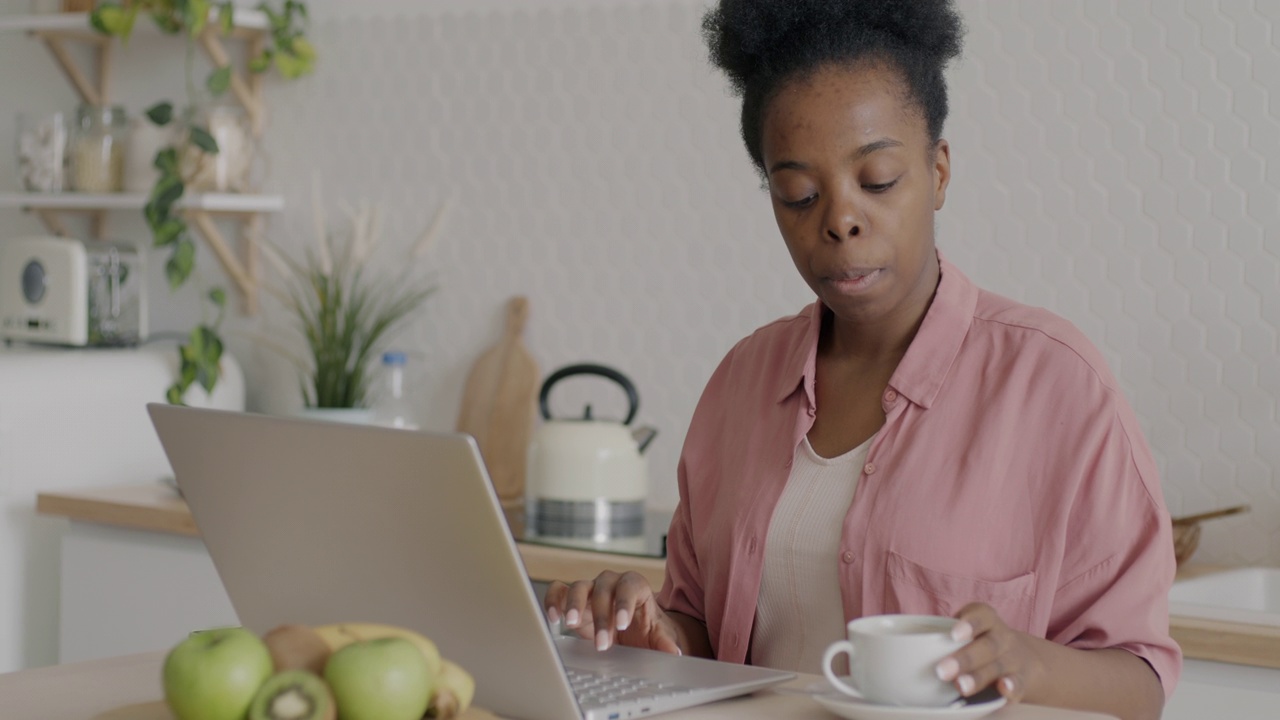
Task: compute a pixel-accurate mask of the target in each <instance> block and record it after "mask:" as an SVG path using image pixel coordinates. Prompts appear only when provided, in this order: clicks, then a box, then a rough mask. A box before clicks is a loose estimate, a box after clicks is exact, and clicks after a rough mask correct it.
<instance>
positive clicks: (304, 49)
mask: <svg viewBox="0 0 1280 720" xmlns="http://www.w3.org/2000/svg"><path fill="white" fill-rule="evenodd" d="M290 46H291V47H290V51H289V52H284V51H277V52H276V56H275V60H276V69H277V70H279V71H280V74H281V75H283V76H284V77H286V78H290V79H292V78H298V77H302V76H303V75H306V74H307V73H310V72H311V71H312V70H314V69H315V59H316V51H315V48H313V47H311V43H309V42H307V41H306V40H304V39H303V38H295V39H294V40H293V41H292V42H291V43H290Z"/></svg>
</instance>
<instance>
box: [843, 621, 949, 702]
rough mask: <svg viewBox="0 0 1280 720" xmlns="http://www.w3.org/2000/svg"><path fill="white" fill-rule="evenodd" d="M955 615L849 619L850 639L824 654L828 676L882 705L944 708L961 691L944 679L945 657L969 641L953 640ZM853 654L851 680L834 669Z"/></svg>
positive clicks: (852, 692)
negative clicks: (939, 671) (834, 663)
mask: <svg viewBox="0 0 1280 720" xmlns="http://www.w3.org/2000/svg"><path fill="white" fill-rule="evenodd" d="M955 622H956V621H955V620H954V619H953V618H947V617H939V616H936V615H872V616H869V617H864V618H858V619H857V620H853V621H851V622H849V624H848V626H847V627H846V630H847V631H848V634H849V637H848V639H847V640H837V641H836V642H834V643H832V644H831V646H830V647H828V648H827V652H826V655H824V656H823V658H822V671H823V672H824V673H825V674H826V676H827V680H828V681H830V682H831V684H832V685H833V686H834V687H835V688H836V689H837V690H839V691H840V692H842V693H845V694H846V695H855V696H859V697H862V698H864V699H866V700H868V701H870V702H873V703H879V704H882V705H903V706H910V707H942V706H944V705H949V704H951V703H952V702H955V701H956V700H957V699H958V698H959V697H960V691H959V690H957V689H956V687H955V685H954V684H953V683H950V682H947V681H944V680H940V679H938V674H937V671H936V669H935V668H936V667H937V665H938V663H939V662H941V661H942V659H943V658H945V657H947V656H948V655H950V654H951V653H953V652H955V651H956V650H959V649H960V648H961V647H963V646H964V645H965V643H963V642H958V641H956V640H953V639H951V628H952V626H953V625H955ZM844 653H847V654H848V655H849V670H850V675H849V677H848V678H847V679H848V680H849V681H851V682H852V686H850V684H849V683H846V682H845V680H846V678H841V677H839V676H837V675H836V674H835V672H834V671H833V670H832V669H831V661H832V660H834V659H835V658H836V657H837V656H838V655H841V654H844Z"/></svg>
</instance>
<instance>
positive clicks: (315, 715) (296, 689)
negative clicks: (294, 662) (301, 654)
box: [248, 670, 338, 720]
mask: <svg viewBox="0 0 1280 720" xmlns="http://www.w3.org/2000/svg"><path fill="white" fill-rule="evenodd" d="M337 715H338V710H337V704H336V703H335V702H334V701H333V695H332V694H331V693H330V692H329V686H328V685H327V684H325V681H324V680H321V679H320V678H319V677H318V676H317V675H315V674H314V673H311V672H308V671H306V670H286V671H284V672H282V673H276V674H275V675H272V676H271V677H269V678H267V681H266V682H264V683H262V687H260V688H258V693H257V694H256V695H254V696H253V702H252V703H250V704H249V716H248V720H335V719H336V718H337Z"/></svg>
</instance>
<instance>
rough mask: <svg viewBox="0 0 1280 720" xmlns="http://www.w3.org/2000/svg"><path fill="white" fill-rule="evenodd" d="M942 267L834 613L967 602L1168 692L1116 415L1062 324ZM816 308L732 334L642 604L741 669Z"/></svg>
mask: <svg viewBox="0 0 1280 720" xmlns="http://www.w3.org/2000/svg"><path fill="white" fill-rule="evenodd" d="M941 264H942V278H941V281H940V283H939V285H938V290H937V293H936V295H935V297H934V300H933V303H932V305H930V307H929V310H928V312H927V313H926V315H925V318H924V322H923V323H922V324H921V326H920V330H919V332H918V333H917V335H916V337H915V339H914V340H913V341H912V343H911V347H910V348H909V349H908V350H907V353H906V355H905V356H904V357H903V359H902V361H901V363H899V365H898V368H897V370H896V371H895V372H894V374H893V377H892V378H891V379H890V380H889V386H888V388H887V389H886V390H885V392H884V395H883V397H882V398H881V401H882V403H883V406H884V411H885V416H886V417H885V423H884V426H883V427H882V428H881V429H880V431H879V432H878V433H877V434H876V436H875V438H874V440H873V442H872V445H871V448H870V452H869V455H868V457H867V461H866V464H865V465H864V466H863V468H862V475H861V477H860V478H859V479H858V486H857V492H856V494H855V495H854V499H853V503H852V505H850V507H849V510H848V512H847V513H846V514H845V517H844V525H843V528H842V533H841V546H840V547H841V550H840V555H839V561H838V563H837V566H836V567H833V568H832V571H834V572H836V573H839V576H840V588H841V592H842V596H843V602H844V614H845V618H846V619H853V618H857V617H861V616H864V615H875V614H880V613H898V612H902V613H927V614H940V615H948V616H951V615H954V614H956V613H957V612H958V611H959V610H960V609H961V608H962V607H963V606H964V605H965V604H967V603H970V602H984V603H987V604H989V605H991V606H992V607H993V608H995V610H996V611H997V612H999V614H1000V616H1001V617H1002V618H1003V619H1004V621H1005V622H1006V623H1007V624H1008V625H1009V626H1010V627H1012V628H1014V629H1017V630H1023V631H1025V632H1028V633H1031V634H1033V635H1037V636H1040V637H1046V638H1048V639H1050V640H1053V641H1055V642H1058V643H1061V644H1064V645H1069V646H1071V647H1075V648H1086V649H1089V648H1124V649H1126V650H1128V651H1130V652H1132V653H1134V654H1135V655H1137V656H1139V657H1141V658H1143V659H1144V660H1146V661H1147V662H1148V663H1149V664H1150V665H1151V667H1152V668H1153V669H1154V670H1155V671H1156V673H1157V674H1158V675H1159V676H1160V680H1161V682H1162V683H1163V685H1164V690H1165V694H1166V695H1168V694H1170V693H1172V692H1173V688H1174V685H1175V684H1176V682H1177V679H1178V675H1179V673H1180V671H1181V666H1182V662H1181V651H1180V649H1179V648H1178V646H1177V644H1176V643H1175V642H1174V641H1173V639H1172V638H1171V637H1170V636H1169V615H1168V600H1167V597H1168V592H1169V586H1170V584H1171V583H1172V581H1173V574H1174V557H1173V540H1172V537H1171V529H1170V525H1169V516H1168V512H1167V510H1166V509H1165V507H1164V501H1163V498H1162V495H1161V490H1160V482H1159V479H1158V477H1157V473H1156V467H1155V462H1154V460H1153V459H1152V457H1151V453H1150V450H1149V449H1148V447H1147V444H1146V441H1145V440H1144V439H1143V436H1142V431H1141V429H1140V428H1139V426H1138V422H1137V419H1136V418H1135V417H1134V414H1133V411H1132V410H1131V409H1130V407H1129V404H1128V403H1127V402H1126V401H1125V399H1124V397H1123V395H1122V394H1121V392H1120V390H1119V388H1118V387H1117V385H1116V381H1115V378H1114V377H1112V375H1111V373H1110V371H1109V370H1108V369H1107V366H1106V363H1105V362H1104V360H1103V358H1102V356H1101V354H1100V353H1099V352H1098V351H1097V349H1095V348H1094V347H1093V345H1092V344H1091V343H1090V342H1089V341H1088V340H1087V339H1086V338H1085V337H1084V335H1083V334H1082V333H1081V332H1080V331H1079V330H1077V329H1076V328H1075V327H1074V326H1072V325H1071V324H1070V323H1069V322H1067V321H1066V320H1063V319H1062V318H1059V317H1057V316H1055V315H1053V314H1052V313H1050V312H1048V311H1046V310H1042V309H1039V308H1033V307H1028V306H1025V305H1020V304H1018V303H1015V302H1013V301H1011V300H1008V299H1006V298H1002V297H1000V296H998V295H994V294H992V293H989V292H986V291H984V290H981V289H979V288H978V287H976V286H975V285H974V284H973V283H972V282H970V281H969V279H968V278H966V277H965V276H964V275H963V274H961V273H960V271H959V270H957V269H956V268H955V267H954V266H953V265H951V264H950V263H948V262H946V260H945V259H944V260H942V263H941ZM822 312H824V309H823V308H822V306H821V304H820V303H814V305H812V306H810V308H809V309H808V310H806V311H805V312H803V313H801V314H799V315H796V316H793V317H789V318H784V319H781V320H778V321H776V322H773V323H771V324H769V325H766V326H765V327H763V328H761V329H759V330H757V331H756V332H755V333H753V334H752V335H751V336H749V337H747V338H746V339H744V340H742V341H741V342H739V343H738V344H737V346H735V347H734V348H733V350H732V351H730V352H729V354H728V356H727V357H726V358H725V359H724V361H723V362H721V364H720V366H719V367H718V368H717V369H716V371H715V374H714V375H713V376H712V377H711V380H710V381H709V382H708V383H707V387H706V390H705V391H704V392H703V395H702V399H701V401H700V402H699V404H698V408H697V410H696V411H695V413H694V416H693V420H692V423H691V425H690V427H689V433H688V435H687V437H686V439H685V445H684V450H683V453H682V455H681V459H680V466H679V486H680V504H679V506H678V507H677V509H676V513H675V517H674V519H673V520H672V523H671V529H670V533H669V536H668V539H667V548H668V553H669V554H668V558H667V576H666V582H665V583H664V585H663V587H662V590H661V592H660V593H659V596H658V600H659V603H660V604H661V605H662V606H663V607H664V608H667V609H669V610H674V611H678V612H682V613H685V614H687V615H691V616H693V617H695V618H698V619H700V620H702V621H704V622H706V624H707V630H708V632H709V633H710V637H711V645H712V647H713V648H715V651H716V656H717V657H718V658H719V659H720V660H725V661H731V662H746V661H747V658H748V644H749V641H750V638H751V628H752V623H753V622H754V619H755V612H756V598H757V596H758V594H759V589H760V575H761V570H762V568H763V563H764V542H765V538H766V537H767V535H768V529H769V521H770V519H771V518H772V517H773V511H774V507H775V506H776V505H777V502H778V498H779V496H780V495H781V494H782V488H783V485H784V484H785V483H786V481H787V477H788V474H789V469H790V465H791V462H792V458H793V457H794V455H795V450H796V446H797V445H798V444H799V442H800V441H801V439H802V438H803V437H804V436H805V435H806V434H807V433H808V432H809V429H810V428H811V427H812V426H813V418H814V402H815V401H814V394H813V379H814V368H815V360H816V357H817V348H818V333H819V328H820V326H821V322H820V319H821V314H822ZM831 639H832V640H833V641H834V640H836V638H831Z"/></svg>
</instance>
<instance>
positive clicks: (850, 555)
mask: <svg viewBox="0 0 1280 720" xmlns="http://www.w3.org/2000/svg"><path fill="white" fill-rule="evenodd" d="M840 559H841V560H843V561H845V562H846V563H851V562H853V553H851V552H849V551H848V550H845V551H844V554H843V555H841V556H840Z"/></svg>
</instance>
